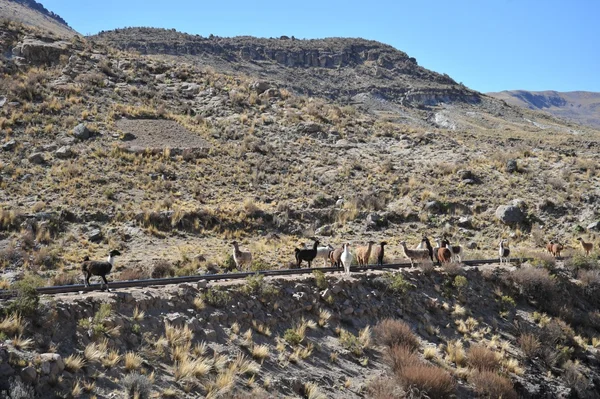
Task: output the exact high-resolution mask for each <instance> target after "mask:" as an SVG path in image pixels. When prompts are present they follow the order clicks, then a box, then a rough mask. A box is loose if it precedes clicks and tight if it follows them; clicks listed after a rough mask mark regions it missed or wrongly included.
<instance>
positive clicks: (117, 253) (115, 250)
mask: <svg viewBox="0 0 600 399" xmlns="http://www.w3.org/2000/svg"><path fill="white" fill-rule="evenodd" d="M118 255H121V252H119V250H118V249H113V250H112V251H110V252H109V253H108V256H110V257H111V258H112V257H115V256H118Z"/></svg>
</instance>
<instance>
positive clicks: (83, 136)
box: [73, 123, 91, 140]
mask: <svg viewBox="0 0 600 399" xmlns="http://www.w3.org/2000/svg"><path fill="white" fill-rule="evenodd" d="M73 136H75V138H77V139H79V140H87V139H89V138H90V137H91V132H90V131H89V130H88V128H87V126H85V124H84V123H80V124H79V125H77V126H75V127H74V128H73Z"/></svg>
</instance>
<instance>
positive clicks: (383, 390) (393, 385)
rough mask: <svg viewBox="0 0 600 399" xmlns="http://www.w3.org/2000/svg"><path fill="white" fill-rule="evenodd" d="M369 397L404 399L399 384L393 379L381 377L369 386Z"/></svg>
mask: <svg viewBox="0 0 600 399" xmlns="http://www.w3.org/2000/svg"><path fill="white" fill-rule="evenodd" d="M367 397H369V398H372V399H393V398H402V397H404V392H403V391H402V388H401V387H400V385H398V382H397V381H396V380H395V379H394V378H391V377H379V378H376V379H374V380H372V381H370V382H369V384H368V385H367Z"/></svg>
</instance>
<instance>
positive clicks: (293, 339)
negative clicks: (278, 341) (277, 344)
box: [283, 328, 304, 346]
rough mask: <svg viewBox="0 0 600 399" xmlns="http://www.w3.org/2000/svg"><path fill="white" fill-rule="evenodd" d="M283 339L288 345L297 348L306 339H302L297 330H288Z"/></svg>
mask: <svg viewBox="0 0 600 399" xmlns="http://www.w3.org/2000/svg"><path fill="white" fill-rule="evenodd" d="M283 339H285V342H287V343H288V344H290V345H292V346H297V345H300V343H301V342H302V341H303V340H304V337H302V335H300V334H299V333H298V332H297V331H296V329H294V328H288V329H287V330H285V333H283Z"/></svg>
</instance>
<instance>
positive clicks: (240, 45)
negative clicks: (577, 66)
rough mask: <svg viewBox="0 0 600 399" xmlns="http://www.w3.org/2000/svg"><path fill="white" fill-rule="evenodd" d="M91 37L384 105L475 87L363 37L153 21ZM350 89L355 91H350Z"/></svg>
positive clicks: (453, 98) (449, 97) (424, 102)
mask: <svg viewBox="0 0 600 399" xmlns="http://www.w3.org/2000/svg"><path fill="white" fill-rule="evenodd" d="M94 39H95V40H98V41H102V42H105V43H108V44H110V45H112V46H115V47H117V48H120V49H124V50H135V51H139V52H140V53H142V54H163V55H168V56H178V57H186V58H191V59H193V60H194V61H195V62H198V63H200V64H204V65H207V66H212V67H215V68H218V69H219V70H223V69H225V70H229V71H232V72H234V71H235V72H242V73H244V74H248V75H251V76H256V77H262V78H264V77H265V76H268V78H269V79H272V80H274V81H276V82H278V83H279V84H281V85H283V86H287V87H289V88H291V89H293V90H294V91H296V92H299V93H303V94H308V95H318V96H323V97H327V98H330V99H334V100H339V101H341V102H345V103H355V104H362V105H365V106H366V107H367V108H370V109H373V108H375V109H379V110H382V109H385V108H386V106H388V104H386V103H387V102H391V103H392V104H399V105H406V106H414V107H419V106H434V105H438V104H439V103H442V102H459V103H479V102H480V96H479V93H476V92H474V91H471V90H469V89H467V88H466V87H464V86H462V85H460V84H457V83H456V82H455V81H454V80H452V78H450V77H449V76H448V75H445V74H439V73H436V72H433V71H430V70H427V69H425V68H423V67H421V66H419V65H418V63H417V60H416V59H415V58H413V57H409V56H408V55H407V54H406V53H404V52H402V51H399V50H396V49H395V48H393V47H391V46H388V45H385V44H382V43H379V42H375V41H370V40H364V39H351V38H327V39H319V40H297V39H295V38H293V37H292V38H289V37H287V36H283V37H280V38H277V39H274V38H270V39H264V38H254V37H249V36H242V37H234V38H221V37H214V36H211V37H208V38H206V37H201V36H194V35H188V34H184V33H179V32H176V31H174V30H164V29H154V28H128V29H117V30H114V31H110V32H101V33H100V34H99V35H98V36H95V37H94ZM357 96H358V97H357Z"/></svg>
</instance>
